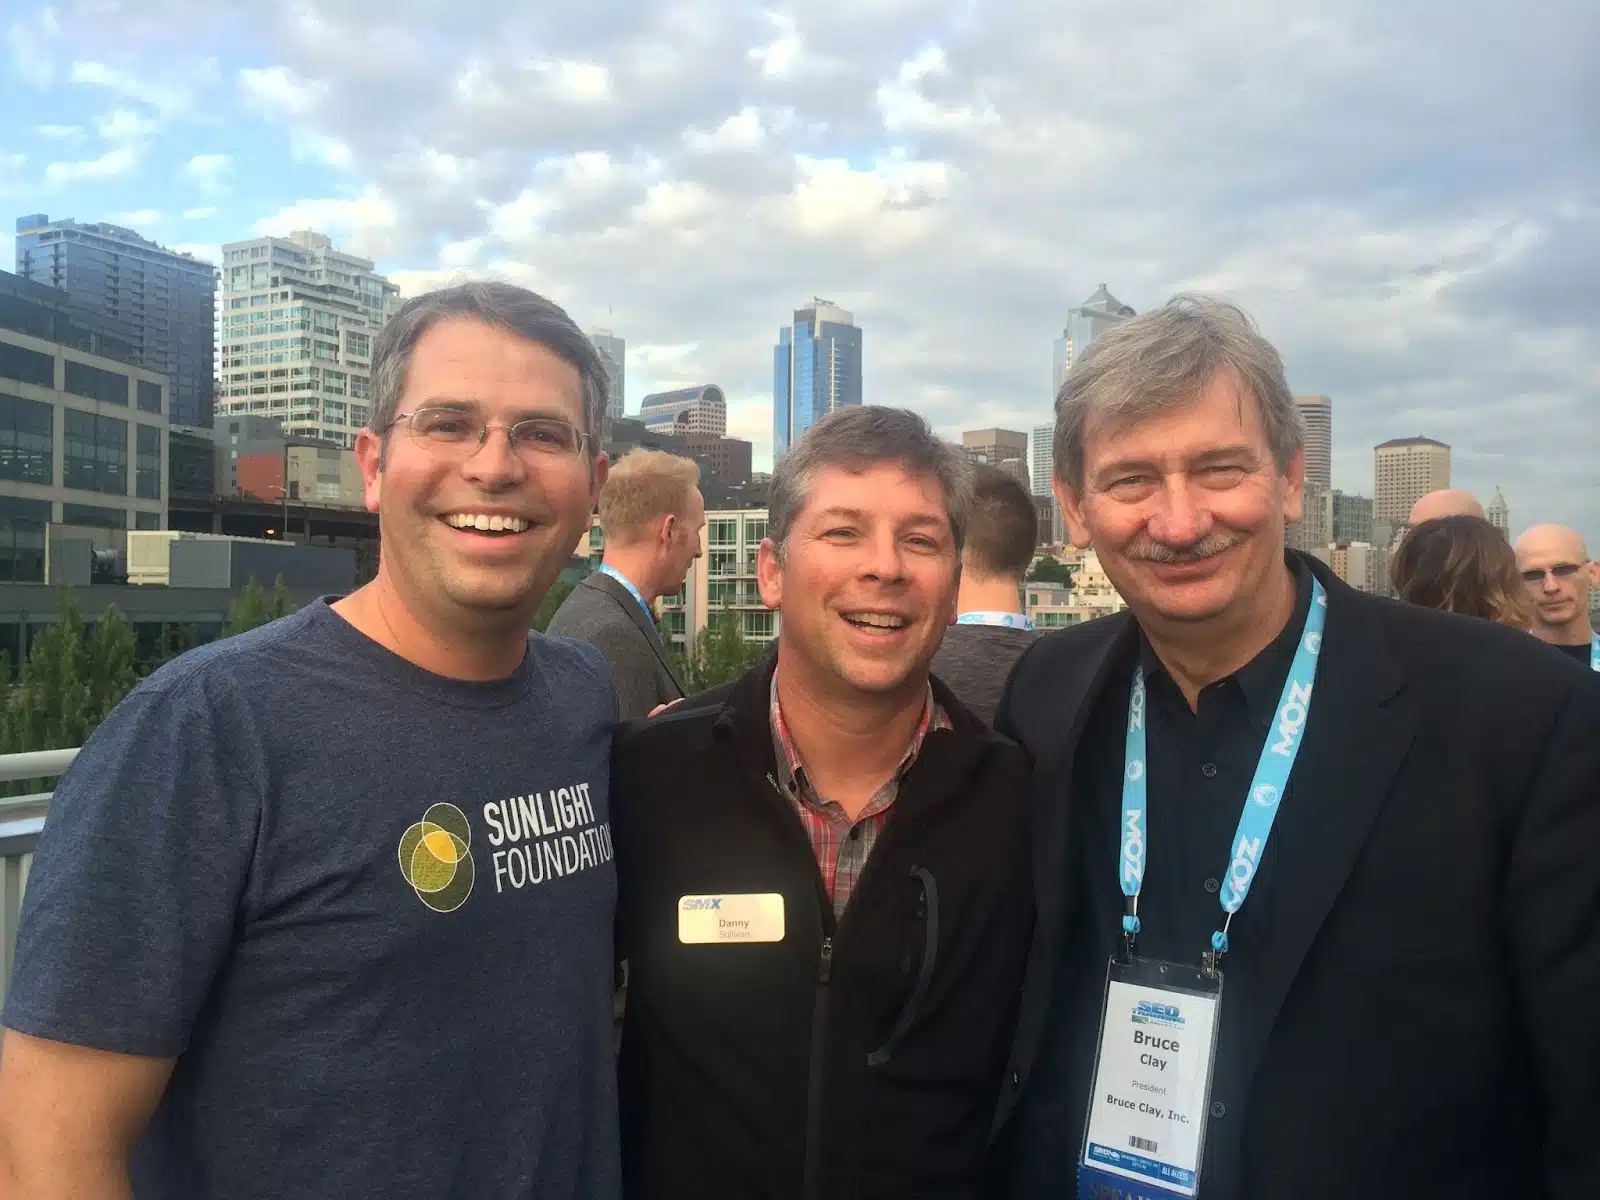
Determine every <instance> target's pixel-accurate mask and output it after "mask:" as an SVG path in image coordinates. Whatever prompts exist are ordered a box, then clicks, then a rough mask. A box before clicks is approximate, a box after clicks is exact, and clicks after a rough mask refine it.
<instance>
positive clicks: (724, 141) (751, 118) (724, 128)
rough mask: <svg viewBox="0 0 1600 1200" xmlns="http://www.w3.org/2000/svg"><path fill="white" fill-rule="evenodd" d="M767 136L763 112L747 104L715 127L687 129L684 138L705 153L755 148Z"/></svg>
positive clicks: (699, 151) (692, 148)
mask: <svg viewBox="0 0 1600 1200" xmlns="http://www.w3.org/2000/svg"><path fill="white" fill-rule="evenodd" d="M765 137H766V130H765V129H763V128H762V125H761V113H760V112H759V111H758V110H757V109H756V108H755V107H754V106H753V105H748V104H747V105H746V106H745V107H744V108H741V109H740V110H739V111H738V112H736V113H734V114H733V116H731V117H729V118H728V119H727V120H726V121H724V122H722V124H720V125H718V126H717V127H716V128H715V129H712V130H709V131H707V130H702V129H688V130H685V131H684V135H683V140H684V144H685V145H687V146H688V147H689V149H691V150H694V151H696V152H698V153H702V154H705V153H711V152H715V151H719V150H754V149H755V148H756V147H758V146H760V145H761V143H762V141H763V139H764V138H765Z"/></svg>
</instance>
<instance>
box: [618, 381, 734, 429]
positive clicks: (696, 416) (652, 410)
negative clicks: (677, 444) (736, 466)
mask: <svg viewBox="0 0 1600 1200" xmlns="http://www.w3.org/2000/svg"><path fill="white" fill-rule="evenodd" d="M639 420H641V421H643V422H644V427H645V428H646V429H648V430H649V431H650V432H651V433H664V434H682V433H708V434H710V435H711V436H712V437H726V436H727V433H728V398H727V397H726V396H725V395H724V394H723V392H722V389H721V388H719V387H718V386H717V385H716V384H714V383H703V384H701V385H700V386H699V387H689V388H678V389H677V390H676V391H672V392H654V393H652V394H651V395H648V396H646V397H645V398H644V399H643V400H642V401H641V402H640V404H639Z"/></svg>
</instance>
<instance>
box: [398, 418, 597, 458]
mask: <svg viewBox="0 0 1600 1200" xmlns="http://www.w3.org/2000/svg"><path fill="white" fill-rule="evenodd" d="M402 421H404V422H405V423H406V427H407V428H408V429H409V431H410V433H411V440H412V441H414V442H416V443H417V444H418V445H420V446H422V447H423V448H424V449H426V450H428V451H430V452H432V453H434V454H440V455H446V456H449V457H452V458H469V457H471V456H472V455H473V454H476V453H477V452H478V451H479V450H480V449H482V447H483V446H484V444H485V443H486V442H488V440H489V431H490V430H491V429H504V430H505V431H506V437H507V438H508V439H509V440H510V443H511V449H512V450H513V451H515V452H516V453H517V454H518V455H519V456H521V457H523V458H536V459H552V458H574V457H576V456H577V455H578V454H579V453H580V452H582V450H583V448H584V446H585V445H586V444H587V443H588V442H589V435H588V434H587V433H585V432H584V431H583V430H581V429H579V428H578V427H577V426H576V425H574V424H572V423H571V422H570V421H563V420H562V419H561V418H560V417H529V418H528V419H527V420H525V421H518V422H517V423H516V424H515V425H501V424H493V423H491V422H488V421H485V420H484V419H483V418H482V417H481V416H479V415H478V414H477V413H475V412H471V411H469V410H467V409H460V408H444V407H430V408H419V409H416V410H415V411H413V412H408V413H400V414H399V415H398V416H396V417H395V419H394V422H393V424H394V425H398V424H400V422H402Z"/></svg>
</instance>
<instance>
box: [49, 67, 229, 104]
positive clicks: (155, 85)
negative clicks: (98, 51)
mask: <svg viewBox="0 0 1600 1200" xmlns="http://www.w3.org/2000/svg"><path fill="white" fill-rule="evenodd" d="M152 71H153V72H158V73H159V74H160V75H161V76H162V78H161V79H151V78H142V77H141V76H139V75H136V74H134V73H132V72H130V71H125V70H121V69H119V68H117V67H111V66H107V65H106V64H105V63H101V62H93V61H81V60H80V61H78V62H74V63H73V64H72V70H71V72H70V73H69V75H68V79H69V80H70V81H71V82H73V83H77V84H82V85H85V86H89V87H102V88H105V89H106V90H107V91H110V92H112V93H114V94H115V95H118V96H124V97H126V98H128V99H130V100H137V101H138V102H139V103H141V104H144V105H147V106H148V107H150V108H153V109H155V110H156V113H157V114H158V115H159V116H161V117H162V118H171V117H176V116H181V115H184V114H185V113H187V112H188V111H189V109H190V107H191V106H192V104H193V102H194V96H195V92H196V90H197V89H198V88H200V87H203V86H204V85H205V84H206V83H208V82H209V81H210V80H212V79H213V78H215V76H216V63H215V61H214V60H209V59H208V60H203V61H201V62H199V63H190V64H187V65H186V68H185V71H184V79H185V82H184V83H183V84H181V85H180V84H174V83H170V82H165V81H164V80H166V79H170V78H171V77H172V72H171V71H170V69H168V68H167V67H166V66H162V67H159V68H158V67H156V66H155V65H154V64H152Z"/></svg>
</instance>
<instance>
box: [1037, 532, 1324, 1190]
mask: <svg viewBox="0 0 1600 1200" xmlns="http://www.w3.org/2000/svg"><path fill="white" fill-rule="evenodd" d="M1289 561H1290V566H1291V569H1292V570H1293V571H1294V575H1295V589H1296V601H1295V610H1294V614H1293V615H1292V616H1291V617H1290V618H1289V622H1288V624H1287V625H1285V626H1284V628H1283V630H1282V631H1281V632H1280V633H1279V634H1278V636H1277V637H1276V638H1274V639H1273V640H1272V642H1271V643H1269V644H1268V645H1267V647H1266V648H1265V649H1263V650H1262V651H1261V652H1260V653H1259V654H1257V655H1256V657H1255V658H1253V659H1251V660H1250V662H1248V663H1247V664H1245V665H1244V666H1243V667H1241V668H1239V670H1237V671H1235V672H1234V673H1233V674H1232V675H1229V676H1227V677H1226V678H1223V679H1219V680H1217V681H1216V682H1215V683H1212V684H1210V685H1208V686H1207V687H1206V688H1204V689H1203V690H1202V691H1201V692H1200V695H1199V697H1198V703H1197V705H1196V707H1195V708H1194V709H1192V710H1191V709H1190V707H1189V704H1188V702H1187V701H1186V700H1185V699H1184V697H1183V694H1182V692H1181V691H1179V689H1178V686H1177V684H1176V683H1174V682H1173V680H1172V677H1171V676H1170V675H1169V674H1168V673H1167V670H1166V668H1165V667H1163V666H1162V665H1161V661H1160V659H1158V658H1157V657H1156V654H1155V651H1154V650H1153V649H1151V647H1150V644H1149V642H1148V641H1146V640H1145V638H1144V635H1143V634H1140V635H1139V641H1138V650H1137V654H1138V660H1139V661H1140V663H1142V665H1143V667H1144V674H1145V684H1146V689H1147V705H1146V708H1147V721H1146V735H1145V737H1146V759H1147V766H1148V770H1149V775H1148V780H1149V782H1148V785H1147V797H1148V799H1147V810H1146V811H1147V814H1148V834H1147V836H1148V846H1147V850H1146V860H1145V874H1144V887H1143V890H1142V892H1141V893H1140V897H1139V918H1140V921H1141V924H1142V930H1141V932H1140V935H1139V938H1138V943H1137V945H1136V947H1135V953H1136V954H1138V955H1139V956H1140V957H1141V958H1153V959H1162V960H1168V961H1173V962H1184V963H1192V964H1195V965H1198V964H1199V962H1200V958H1201V955H1202V953H1203V952H1204V951H1205V950H1206V949H1208V948H1209V947H1210V945H1211V935H1212V933H1213V932H1214V931H1215V930H1217V929H1219V928H1221V925H1222V920H1223V916H1224V914H1223V911H1222V904H1221V901H1220V900H1219V898H1218V894H1217V893H1218V891H1219V889H1220V886H1221V881H1222V879H1223V877H1224V873H1225V871H1226V869H1227V865H1228V860H1229V857H1230V854H1231V851H1232V846H1233V838H1234V832H1235V830H1236V829H1237V827H1238V823H1239V814H1240V812H1241V811H1242V809H1243V807H1244V800H1245V797H1246V795H1247V794H1248V792H1249V789H1250V782H1251V779H1252V778H1253V777H1254V775H1255V770H1256V765H1257V763H1258V762H1259V761H1260V758H1261V750H1262V747H1263V746H1264V745H1265V743H1266V739H1267V734H1268V732H1269V729H1270V726H1271V723H1272V719H1273V717H1274V716H1275V714H1276V712H1277V707H1278V701H1279V699H1280V697H1281V695H1282V692H1283V684H1284V680H1285V678H1286V677H1287V676H1288V674H1289V668H1290V665H1291V664H1292V663H1293V661H1294V654H1295V650H1296V647H1297V645H1298V643H1299V638H1300V632H1301V630H1302V629H1303V628H1304V627H1305V622H1306V616H1307V614H1308V613H1309V611H1310V608H1311V583H1312V577H1311V572H1310V571H1309V570H1308V569H1307V568H1306V567H1305V566H1304V565H1302V564H1300V563H1299V562H1298V561H1297V560H1295V559H1293V558H1291V559H1290V560H1289ZM1133 664H1134V658H1133V656H1132V655H1129V656H1128V658H1127V661H1126V662H1125V663H1124V664H1122V665H1121V666H1120V667H1119V668H1117V676H1116V680H1117V681H1116V682H1115V683H1114V684H1113V685H1112V686H1110V687H1108V688H1106V690H1105V693H1104V695H1103V696H1102V697H1101V699H1100V701H1099V703H1098V704H1097V705H1096V706H1095V710H1094V712H1093V713H1092V714H1091V716H1090V717H1089V723H1088V726H1087V727H1086V729H1085V736H1084V738H1083V740H1082V742H1081V743H1080V746H1081V753H1080V754H1079V756H1078V761H1077V765H1076V767H1075V777H1074V792H1075V793H1076V795H1078V796H1079V797H1080V798H1081V800H1080V803H1079V804H1078V805H1077V813H1078V820H1079V821H1080V823H1081V824H1080V827H1079V832H1078V837H1077V844H1078V845H1079V846H1080V847H1081V848H1082V851H1083V855H1084V858H1083V862H1082V867H1083V871H1084V878H1085V879H1086V880H1087V885H1086V886H1087V887H1088V889H1089V895H1088V901H1089V902H1088V903H1085V904H1080V905H1078V906H1077V911H1078V913H1079V914H1080V916H1079V922H1078V925H1077V927H1076V929H1075V930H1074V931H1073V935H1072V936H1071V937H1069V939H1068V950H1067V953H1068V957H1069V963H1068V970H1067V971H1066V973H1065V978H1067V979H1068V980H1071V981H1073V982H1071V983H1070V984H1069V985H1068V986H1069V987H1071V988H1073V989H1074V992H1075V994H1074V995H1073V996H1072V997H1071V1000H1070V1001H1069V1002H1070V1003H1071V1005H1072V1009H1073V1020H1072V1021H1071V1022H1069V1024H1068V1028H1069V1029H1070V1030H1072V1032H1071V1033H1070V1034H1069V1035H1068V1036H1071V1037H1074V1038H1076V1039H1078V1045H1077V1046H1075V1047H1073V1048H1072V1049H1071V1050H1070V1052H1069V1055H1068V1057H1069V1060H1070V1061H1071V1063H1072V1067H1071V1072H1070V1073H1071V1075H1072V1077H1073V1078H1074V1085H1073V1089H1074V1092H1075V1093H1076V1094H1078V1095H1080V1096H1081V1097H1082V1099H1080V1100H1079V1101H1078V1102H1077V1108H1076V1109H1075V1111H1074V1119H1075V1121H1076V1125H1075V1129H1074V1132H1072V1133H1071V1134H1070V1135H1069V1136H1071V1137H1073V1138H1075V1139H1077V1140H1078V1141H1081V1138H1082V1135H1083V1125H1082V1120H1083V1117H1084V1114H1085V1109H1084V1103H1085V1101H1086V1099H1087V1096H1088V1089H1089V1087H1090V1084H1091V1083H1092V1080H1091V1078H1090V1074H1091V1072H1092V1071H1093V1066H1094V1049H1095V1047H1094V1038H1095V1036H1096V1033H1097V1030H1098V1027H1099V1015H1100V1004H1101V998H1102V994H1103V990H1104V986H1105V973H1104V970H1103V968H1104V965H1105V963H1106V962H1107V961H1108V960H1109V959H1110V957H1111V955H1112V953H1113V951H1115V950H1117V949H1118V948H1119V947H1120V945H1121V914H1122V911H1123V895H1122V889H1121V886H1120V885H1119V883H1118V874H1117V870H1118V861H1119V854H1120V841H1119V824H1120V822H1119V817H1120V814H1121V811H1122V775H1123V770H1124V754H1125V746H1126V734H1127V723H1128V694H1129V692H1130V691H1131V690H1132V677H1133ZM1293 801H1294V785H1293V781H1292V778H1291V782H1290V786H1289V788H1288V790H1287V791H1286V792H1285V794H1284V798H1283V801H1282V803H1284V804H1291V803H1293ZM1276 850H1277V847H1276V843H1275V842H1274V840H1272V839H1269V840H1268V842H1267V846H1266V849H1265V852H1264V854H1263V856H1262V861H1261V864H1260V867H1259V868H1258V870H1257V872H1256V875H1255V878H1254V881H1253V882H1252V884H1251V886H1250V892H1249V896H1248V898H1247V900H1246V902H1245V904H1244V907H1243V908H1241V909H1240V910H1239V911H1238V912H1237V913H1235V914H1234V917H1233V922H1232V924H1231V925H1230V926H1229V928H1228V938H1229V944H1230V945H1229V953H1228V955H1227V957H1226V959H1225V960H1224V962H1223V978H1224V987H1223V1004H1222V1023H1221V1031H1220V1034H1219V1042H1218V1047H1217V1062H1216V1068H1215V1074H1214V1078H1213V1085H1212V1101H1213V1103H1212V1110H1211V1122H1210V1128H1209V1132H1208V1136H1207V1163H1206V1166H1205V1168H1204V1169H1203V1184H1202V1187H1201V1189H1200V1190H1201V1194H1202V1195H1204V1194H1206V1193H1208V1192H1209V1193H1211V1194H1223V1193H1220V1192H1217V1191H1216V1187H1217V1185H1218V1184H1219V1183H1225V1182H1228V1181H1236V1169H1237V1168H1236V1164H1237V1156H1238V1138H1239V1133H1240V1128H1239V1117H1240V1115H1241V1114H1240V1113H1239V1112H1238V1111H1235V1110H1237V1109H1238V1108H1239V1103H1238V1101H1239V1099H1240V1097H1241V1093H1242V1090H1243V1087H1244V1085H1245V1081H1244V1080H1241V1079H1240V1078H1239V1069H1238V1063H1237V1056H1236V1055H1230V1053H1229V1051H1230V1048H1231V1046H1232V1045H1233V1044H1234V1043H1235V1042H1236V1033H1237V1031H1238V1030H1240V1029H1243V1028H1248V1027H1249V1026H1250V1024H1251V1023H1252V1022H1253V1021H1254V1020H1255V1015H1254V1014H1255V1010H1254V1004H1255V1001H1256V996H1255V993H1256V988H1255V982H1256V977H1257V966H1258V964H1259V963H1260V962H1261V961H1262V956H1263V947H1265V946H1266V945H1268V944H1269V943H1270V941H1271V938H1272V920H1273V904H1272V899H1273V879H1274V876H1275V875H1276V863H1277V857H1278V856H1277V852H1276ZM1074 1144H1075V1146H1076V1144H1077V1142H1075V1143H1074Z"/></svg>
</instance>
